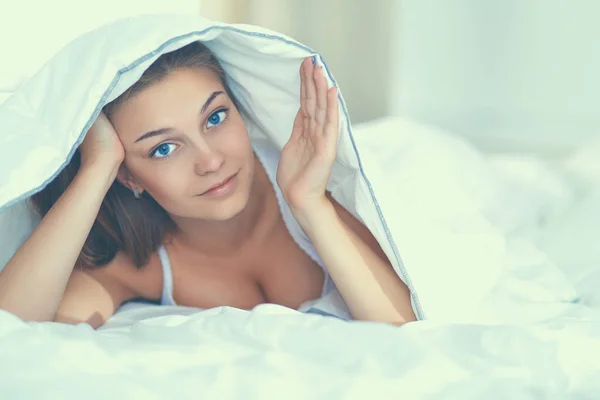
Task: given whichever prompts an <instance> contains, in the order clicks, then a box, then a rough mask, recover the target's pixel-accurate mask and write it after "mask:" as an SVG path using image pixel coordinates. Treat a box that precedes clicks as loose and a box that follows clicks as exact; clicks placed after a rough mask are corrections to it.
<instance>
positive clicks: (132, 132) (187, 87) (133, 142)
mask: <svg viewBox="0 0 600 400" xmlns="http://www.w3.org/2000/svg"><path fill="white" fill-rule="evenodd" d="M111 120H112V123H113V125H114V127H115V130H116V131H117V133H118V135H119V138H120V139H121V142H122V143H123V147H124V148H125V161H124V164H125V166H126V168H127V170H128V172H129V176H130V180H129V181H128V182H127V183H128V186H129V187H133V186H132V185H135V186H134V187H137V188H139V189H141V190H140V191H142V190H145V191H147V192H148V193H149V194H150V195H151V196H152V197H153V198H154V199H155V200H156V201H157V202H158V203H159V204H160V205H161V206H162V207H163V208H164V209H165V210H166V211H167V212H168V213H169V214H171V215H172V216H173V217H179V218H201V219H207V220H226V219H230V218H232V217H234V216H235V215H237V214H238V213H239V212H240V211H242V210H243V209H244V207H245V206H246V203H247V202H248V197H249V193H250V188H251V186H252V181H253V176H254V154H253V150H252V147H251V145H250V139H249V137H248V133H247V131H246V127H245V125H244V122H243V120H242V118H241V116H240V114H239V113H238V111H237V110H236V108H235V106H234V104H233V102H232V101H231V99H230V98H229V96H228V95H227V93H226V91H225V88H224V87H223V85H222V83H221V81H220V80H219V79H218V77H217V76H216V74H215V73H214V72H212V71H210V70H208V69H200V68H196V69H178V70H175V71H173V72H172V73H170V74H169V75H168V76H167V77H166V78H164V79H162V80H161V81H159V82H157V83H155V84H153V85H151V86H149V87H148V88H146V89H144V90H142V91H141V92H139V93H137V94H136V95H134V96H133V97H131V98H129V99H128V100H126V101H125V102H124V103H123V104H122V105H121V106H119V107H118V108H117V110H116V111H115V112H114V113H113V114H112V115H111ZM126 179H127V178H125V177H124V175H122V174H120V175H119V180H120V181H121V182H122V183H125V182H126ZM211 189H212V190H211ZM132 196H133V194H132Z"/></svg>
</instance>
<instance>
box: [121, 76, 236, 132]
mask: <svg viewBox="0 0 600 400" xmlns="http://www.w3.org/2000/svg"><path fill="white" fill-rule="evenodd" d="M215 91H224V88H223V84H222V82H221V80H220V79H219V77H218V76H217V74H216V73H215V72H214V71H212V70H210V69H208V68H181V69H177V70H174V71H172V72H170V73H169V74H168V75H167V76H166V77H164V78H163V79H161V80H158V81H157V82H154V83H152V84H150V85H149V86H148V87H146V88H144V89H142V90H141V91H139V92H137V93H135V94H134V95H132V96H131V97H129V98H128V99H127V100H125V101H124V102H123V103H122V104H121V105H119V107H118V108H117V109H116V110H115V111H114V112H113V115H112V118H111V119H112V122H113V124H114V125H115V128H116V130H117V132H118V133H119V136H121V139H122V140H123V139H125V140H126V141H129V140H127V139H128V138H129V136H132V135H133V136H135V135H138V136H139V135H141V134H143V133H145V132H147V131H150V130H154V129H160V128H165V127H177V124H178V123H179V122H181V121H186V120H189V118H190V117H195V116H197V115H198V112H199V110H200V108H201V107H202V105H203V104H204V103H205V102H206V100H207V99H208V98H209V96H210V95H211V94H212V93H213V92H215Z"/></svg>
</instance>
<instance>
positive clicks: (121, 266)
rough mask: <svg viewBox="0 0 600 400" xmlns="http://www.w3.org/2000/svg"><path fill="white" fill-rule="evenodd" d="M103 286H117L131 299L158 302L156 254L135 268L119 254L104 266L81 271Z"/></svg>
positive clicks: (159, 286) (159, 283)
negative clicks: (142, 265)
mask: <svg viewBox="0 0 600 400" xmlns="http://www.w3.org/2000/svg"><path fill="white" fill-rule="evenodd" d="M81 272H82V273H85V274H87V275H89V276H90V277H92V278H94V279H96V280H97V281H98V282H100V283H102V284H103V285H105V286H118V287H120V288H122V290H125V291H126V292H128V293H130V295H131V298H143V299H146V300H160V297H161V294H162V284H163V282H162V275H163V274H162V267H161V264H160V259H159V258H158V254H157V253H156V252H155V253H153V254H152V255H151V256H150V259H149V260H148V263H147V264H146V265H145V266H144V267H142V268H136V266H135V265H134V263H133V262H132V261H131V259H130V258H129V257H128V256H127V255H126V254H124V253H122V252H119V253H117V255H116V256H115V258H114V259H113V260H112V261H111V262H110V263H109V264H108V265H106V266H104V267H100V268H94V269H86V270H83V271H81Z"/></svg>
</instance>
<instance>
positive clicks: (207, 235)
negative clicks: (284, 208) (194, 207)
mask: <svg viewBox="0 0 600 400" xmlns="http://www.w3.org/2000/svg"><path fill="white" fill-rule="evenodd" d="M255 162H256V168H255V173H254V181H253V183H252V187H251V189H250V195H249V198H248V203H247V204H246V207H244V209H243V210H242V211H241V212H240V213H239V214H237V215H236V216H235V217H233V218H231V219H229V220H227V221H208V220H198V219H177V220H176V221H175V222H176V225H177V232H176V233H175V235H174V239H175V240H173V242H174V244H175V243H176V244H177V245H179V246H183V247H185V248H188V249H193V251H194V252H200V253H202V254H204V255H206V256H215V257H218V256H225V255H230V254H232V253H237V252H239V251H240V250H241V249H242V248H244V247H245V245H246V244H248V243H249V242H252V241H253V240H254V239H255V238H257V237H258V236H260V233H261V232H262V231H263V230H264V229H263V228H264V226H265V223H268V222H269V220H270V219H269V218H268V211H269V210H270V208H271V207H270V205H271V204H270V203H271V202H270V201H269V200H270V199H269V193H271V187H270V186H271V182H270V180H269V178H268V177H267V176H266V172H265V171H264V169H263V167H262V164H261V163H260V162H259V161H258V160H256V161H255Z"/></svg>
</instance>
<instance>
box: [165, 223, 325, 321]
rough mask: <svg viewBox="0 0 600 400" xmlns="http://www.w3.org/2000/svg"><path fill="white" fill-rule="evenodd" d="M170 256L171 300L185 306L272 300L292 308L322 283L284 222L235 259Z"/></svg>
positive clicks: (318, 270)
mask: <svg viewBox="0 0 600 400" xmlns="http://www.w3.org/2000/svg"><path fill="white" fill-rule="evenodd" d="M309 245H310V244H309ZM167 250H168V249H167ZM169 257H170V259H171V270H172V276H173V298H174V300H175V302H176V303H177V304H179V305H184V306H190V307H199V308H212V307H218V306H231V307H236V308H241V309H251V308H253V307H255V306H257V305H258V304H262V303H274V304H280V305H284V306H286V307H290V308H294V309H296V308H298V307H299V306H300V305H301V304H302V303H304V302H306V301H309V300H312V299H316V298H318V297H319V296H320V295H321V292H322V288H323V284H324V275H325V274H324V272H323V269H322V268H321V266H320V265H318V264H317V263H316V262H315V261H314V260H313V259H312V257H310V256H309V255H308V254H307V253H306V252H305V251H304V250H302V248H301V247H300V246H299V245H298V243H296V241H295V240H294V239H293V237H292V236H291V235H290V233H289V231H288V230H287V228H286V226H285V224H284V223H283V221H282V222H281V223H280V224H278V226H277V227H276V228H275V229H274V230H273V232H272V233H271V234H270V235H269V236H268V238H267V240H264V241H263V242H261V244H260V246H257V247H256V248H253V249H252V251H248V252H246V253H241V254H239V255H238V256H235V257H231V258H227V257H225V258H213V259H210V258H202V257H197V258H195V257H192V256H190V255H187V256H186V255H184V254H182V253H180V254H178V253H177V252H176V251H172V252H170V253H169Z"/></svg>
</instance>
